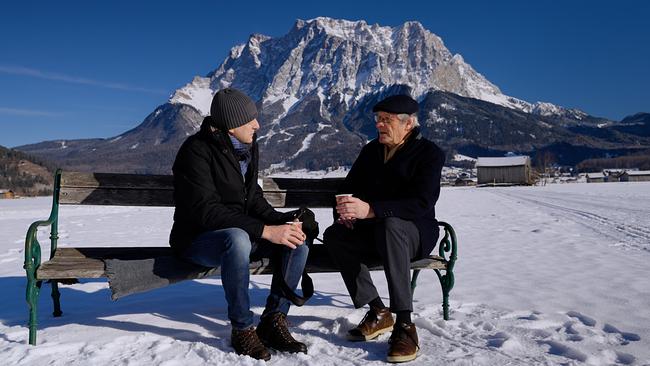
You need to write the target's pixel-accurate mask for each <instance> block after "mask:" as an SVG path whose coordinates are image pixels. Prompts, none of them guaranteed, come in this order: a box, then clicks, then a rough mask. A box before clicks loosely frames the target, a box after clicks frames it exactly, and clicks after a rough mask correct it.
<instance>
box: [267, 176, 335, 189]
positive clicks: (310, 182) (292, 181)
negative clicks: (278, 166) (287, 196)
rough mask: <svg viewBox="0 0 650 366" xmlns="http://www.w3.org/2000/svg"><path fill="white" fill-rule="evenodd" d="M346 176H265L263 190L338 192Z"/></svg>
mask: <svg viewBox="0 0 650 366" xmlns="http://www.w3.org/2000/svg"><path fill="white" fill-rule="evenodd" d="M344 179H345V178H316V179H314V178H263V179H262V190H263V191H278V190H282V191H286V190H296V191H306V192H323V191H329V192H336V191H337V190H338V187H339V185H341V183H342V182H343V180H344Z"/></svg>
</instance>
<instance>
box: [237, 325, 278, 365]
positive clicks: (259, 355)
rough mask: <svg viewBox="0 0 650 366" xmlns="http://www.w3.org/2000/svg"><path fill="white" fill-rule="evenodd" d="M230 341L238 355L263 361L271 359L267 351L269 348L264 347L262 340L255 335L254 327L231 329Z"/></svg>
mask: <svg viewBox="0 0 650 366" xmlns="http://www.w3.org/2000/svg"><path fill="white" fill-rule="evenodd" d="M230 342H231V343H232V347H233V348H234V349H235V352H237V354H238V355H243V356H251V357H253V358H255V359H258V360H264V361H268V360H270V359H271V353H269V350H268V349H266V347H264V345H263V344H262V341H260V339H259V338H258V337H257V333H256V332H255V327H250V328H248V329H233V330H232V333H231V335H230Z"/></svg>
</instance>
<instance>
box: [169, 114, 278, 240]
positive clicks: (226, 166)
mask: <svg viewBox="0 0 650 366" xmlns="http://www.w3.org/2000/svg"><path fill="white" fill-rule="evenodd" d="M233 151H234V149H233V146H232V142H231V141H230V138H229V137H228V135H227V134H226V133H222V132H212V131H211V130H210V127H209V123H208V119H207V118H206V119H205V120H204V121H203V124H202V125H201V129H200V131H199V132H197V133H196V134H194V135H192V136H190V137H188V138H187V140H186V141H185V142H184V143H183V145H182V146H181V148H180V149H179V151H178V154H177V155H176V160H175V161H174V165H173V168H172V171H173V174H174V203H175V206H176V210H175V211H174V225H173V227H172V231H171V234H170V238H169V242H170V244H171V246H172V248H173V249H174V251H175V252H177V253H178V252H179V251H182V250H183V249H184V248H186V247H187V246H189V245H190V243H191V242H192V239H194V238H195V237H196V236H197V235H199V234H201V233H203V232H206V231H213V230H218V229H226V228H234V227H236V228H240V229H243V230H245V231H246V232H247V233H248V235H249V236H250V238H251V241H255V240H258V239H259V238H261V236H262V231H263V229H264V225H265V224H281V223H283V222H284V221H286V220H285V219H286V217H285V216H286V214H283V213H281V212H278V211H276V210H275V209H273V208H272V207H271V205H270V204H269V203H268V202H267V201H266V199H265V198H264V196H263V194H262V188H260V186H259V185H258V184H257V167H258V159H259V155H258V147H257V143H256V142H255V141H254V142H253V146H252V157H251V162H250V165H249V166H248V171H247V173H246V179H245V180H244V177H243V176H242V174H241V170H240V166H239V162H238V161H237V159H236V158H235V155H234V153H233Z"/></svg>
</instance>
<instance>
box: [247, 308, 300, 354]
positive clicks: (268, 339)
mask: <svg viewBox="0 0 650 366" xmlns="http://www.w3.org/2000/svg"><path fill="white" fill-rule="evenodd" d="M257 335H258V336H259V337H260V340H262V342H263V343H264V345H266V346H267V347H270V348H273V349H275V350H277V351H280V352H290V353H298V352H302V353H307V346H306V345H305V344H304V343H302V342H298V341H297V340H295V339H294V338H293V336H292V335H291V333H290V332H289V328H288V323H287V315H286V314H283V313H280V312H277V313H273V314H269V315H267V316H265V317H263V318H262V319H261V320H260V324H259V326H258V327H257Z"/></svg>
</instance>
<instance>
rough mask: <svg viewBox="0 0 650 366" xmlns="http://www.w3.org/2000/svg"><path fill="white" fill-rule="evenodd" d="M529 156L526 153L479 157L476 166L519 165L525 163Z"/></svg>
mask: <svg viewBox="0 0 650 366" xmlns="http://www.w3.org/2000/svg"><path fill="white" fill-rule="evenodd" d="M529 161H530V158H529V157H528V156H526V155H521V156H508V157H503V158H482V157H479V158H478V161H477V162H476V167H498V166H519V165H526V163H527V162H529Z"/></svg>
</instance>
